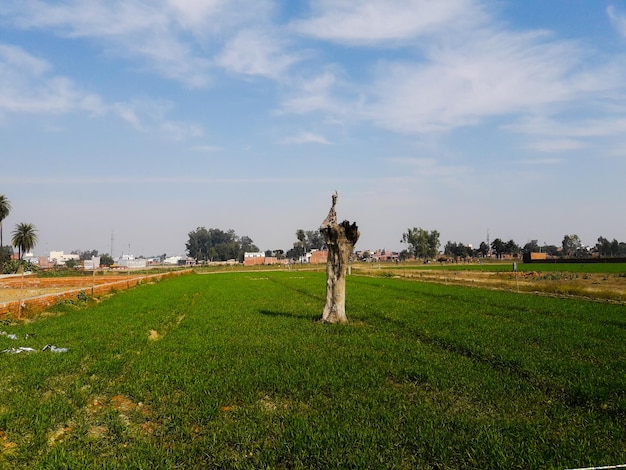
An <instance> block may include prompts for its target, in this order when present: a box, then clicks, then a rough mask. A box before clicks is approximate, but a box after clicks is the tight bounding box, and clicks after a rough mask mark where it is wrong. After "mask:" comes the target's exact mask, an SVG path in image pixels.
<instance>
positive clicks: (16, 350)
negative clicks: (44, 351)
mask: <svg viewBox="0 0 626 470" xmlns="http://www.w3.org/2000/svg"><path fill="white" fill-rule="evenodd" d="M0 352H2V353H7V354H19V353H23V352H37V350H36V349H33V348H26V347H23V346H22V347H19V348H9V349H3V350H2V351H0Z"/></svg>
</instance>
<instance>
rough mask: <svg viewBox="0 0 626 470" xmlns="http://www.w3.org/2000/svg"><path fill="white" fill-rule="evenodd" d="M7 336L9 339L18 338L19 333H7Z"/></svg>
mask: <svg viewBox="0 0 626 470" xmlns="http://www.w3.org/2000/svg"><path fill="white" fill-rule="evenodd" d="M7 338H9V339H17V335H16V334H10V335H7Z"/></svg>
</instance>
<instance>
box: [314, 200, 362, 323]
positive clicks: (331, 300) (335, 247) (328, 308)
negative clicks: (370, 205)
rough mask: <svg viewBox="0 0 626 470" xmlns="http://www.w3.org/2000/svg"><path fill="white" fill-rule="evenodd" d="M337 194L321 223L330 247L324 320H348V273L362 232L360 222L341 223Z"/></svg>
mask: <svg viewBox="0 0 626 470" xmlns="http://www.w3.org/2000/svg"><path fill="white" fill-rule="evenodd" d="M336 204H337V193H336V192H335V194H333V204H332V206H331V208H330V211H329V212H328V216H326V219H325V220H324V222H322V225H321V226H320V232H322V235H323V236H324V240H325V241H326V246H327V247H328V261H327V262H326V304H325V305H324V311H323V312H322V317H321V318H320V321H321V322H323V323H347V322H348V317H346V272H347V268H348V262H349V260H350V255H352V250H353V249H354V245H355V244H356V242H357V241H358V239H359V236H360V232H359V228H358V227H357V225H356V223H352V224H351V223H350V222H348V221H347V220H344V221H343V222H341V223H340V224H338V223H337V213H336V212H335V205H336Z"/></svg>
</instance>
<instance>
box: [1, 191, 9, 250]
mask: <svg viewBox="0 0 626 470" xmlns="http://www.w3.org/2000/svg"><path fill="white" fill-rule="evenodd" d="M9 212H11V203H10V202H9V200H8V199H7V197H6V196H5V195H4V194H0V250H1V249H2V247H3V246H4V245H3V243H2V221H3V220H4V219H6V218H7V217H8V216H9Z"/></svg>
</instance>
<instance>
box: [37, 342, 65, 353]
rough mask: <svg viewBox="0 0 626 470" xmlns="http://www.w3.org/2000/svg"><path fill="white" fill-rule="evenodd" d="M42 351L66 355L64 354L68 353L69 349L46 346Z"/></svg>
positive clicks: (51, 345)
mask: <svg viewBox="0 0 626 470" xmlns="http://www.w3.org/2000/svg"><path fill="white" fill-rule="evenodd" d="M42 351H50V352H53V353H64V352H68V351H69V348H57V347H56V346H54V345H53V344H46V345H45V346H44V347H43V349H42Z"/></svg>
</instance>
